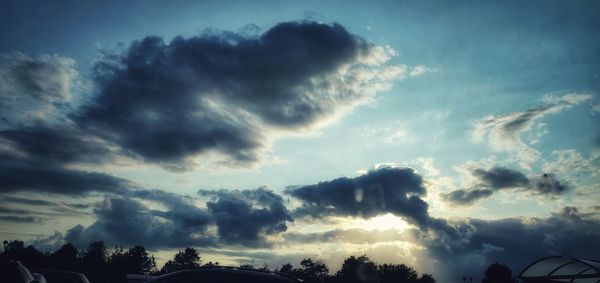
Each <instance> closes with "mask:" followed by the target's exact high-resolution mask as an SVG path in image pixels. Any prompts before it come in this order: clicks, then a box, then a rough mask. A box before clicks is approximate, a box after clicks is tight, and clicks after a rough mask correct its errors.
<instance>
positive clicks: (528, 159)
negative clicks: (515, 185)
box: [472, 94, 592, 168]
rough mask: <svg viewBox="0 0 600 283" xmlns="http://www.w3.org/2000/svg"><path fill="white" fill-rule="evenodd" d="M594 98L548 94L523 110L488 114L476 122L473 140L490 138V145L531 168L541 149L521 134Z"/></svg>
mask: <svg viewBox="0 0 600 283" xmlns="http://www.w3.org/2000/svg"><path fill="white" fill-rule="evenodd" d="M591 98H592V96H591V95H588V94H568V95H564V96H546V97H545V98H544V102H545V104H544V105H542V106H538V107H534V108H531V109H528V110H527V111H523V112H514V113H510V114H504V115H497V116H488V117H486V118H484V119H481V120H479V121H477V122H476V123H475V128H474V130H473V133H472V134H473V139H474V140H475V141H477V142H479V141H482V140H484V139H487V142H488V144H489V146H490V147H491V148H492V149H493V150H495V151H500V152H507V153H510V154H513V155H514V156H515V157H516V158H517V159H518V160H519V161H520V162H521V166H522V167H524V168H530V167H531V165H532V164H533V163H535V162H536V161H537V160H538V159H539V152H538V151H537V150H535V149H534V148H533V147H531V146H530V145H529V144H527V143H526V142H525V141H523V139H522V135H523V134H524V133H526V132H528V131H530V130H531V129H533V127H534V126H536V125H537V123H539V121H540V120H541V119H542V118H543V117H545V116H546V115H550V114H557V113H560V112H562V111H564V110H566V109H569V108H571V107H574V106H576V105H579V104H581V103H583V102H585V101H588V100H590V99H591Z"/></svg>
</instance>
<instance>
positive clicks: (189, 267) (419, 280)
mask: <svg viewBox="0 0 600 283" xmlns="http://www.w3.org/2000/svg"><path fill="white" fill-rule="evenodd" d="M0 258H4V259H13V260H17V261H20V262H21V263H22V264H23V265H24V266H26V267H27V268H29V269H31V270H44V269H52V270H62V271H71V272H77V273H82V274H84V275H85V277H87V278H88V279H89V281H90V282H91V283H109V282H110V283H125V282H127V274H150V275H154V276H161V275H165V276H162V277H158V278H156V279H155V280H154V282H156V283H175V282H183V281H181V280H176V279H177V278H183V277H185V276H183V275H182V274H185V275H186V276H188V277H189V278H196V279H197V280H192V281H193V282H213V281H214V282H232V281H230V279H231V280H232V279H233V278H236V276H237V277H239V276H246V277H244V278H251V277H248V276H259V277H258V278H262V279H261V280H259V281H260V282H297V281H294V279H293V278H299V279H302V280H303V282H307V283H313V282H314V283H316V282H332V283H338V282H340V283H341V282H344V283H355V282H356V283H359V282H360V283H391V282H406V283H435V282H436V281H435V279H434V278H433V277H432V276H431V275H430V274H422V275H419V274H418V273H417V272H416V271H415V269H414V268H412V267H410V266H407V265H405V264H387V263H386V264H377V263H375V262H373V261H371V259H369V258H368V257H367V256H366V255H361V256H350V257H348V258H346V259H345V260H344V262H343V264H342V267H341V268H340V270H338V271H337V272H335V273H334V274H330V273H329V268H328V267H327V265H325V264H323V263H319V262H316V261H314V260H312V259H311V258H307V259H303V260H302V261H301V262H300V265H299V266H297V267H295V266H293V265H292V264H291V263H287V264H284V265H282V266H281V267H279V268H275V269H273V270H271V269H270V268H269V267H268V266H267V265H264V266H262V267H255V266H253V265H250V264H245V265H241V266H240V267H239V268H225V267H221V266H219V263H213V262H208V263H206V264H204V265H202V264H201V260H200V255H199V254H198V252H197V251H196V250H195V249H193V248H186V249H185V250H183V251H179V252H178V253H177V254H175V256H174V257H173V259H171V260H168V261H167V262H166V263H165V264H164V265H163V266H162V268H160V269H158V268H157V266H156V261H155V259H154V256H152V255H151V254H150V253H149V252H148V251H147V250H146V249H145V248H144V247H141V246H135V247H132V248H130V249H127V250H125V249H123V248H121V247H116V248H115V249H114V250H113V251H112V252H111V253H109V252H108V250H107V248H106V246H105V245H104V243H103V242H101V241H100V242H93V243H90V244H89V246H88V247H87V249H84V250H78V249H77V248H76V247H75V246H74V245H72V244H70V243H67V244H64V245H63V246H62V247H60V248H59V249H57V250H55V251H52V252H41V251H39V250H38V249H37V248H35V247H34V246H32V245H27V246H26V245H25V243H24V242H23V241H18V240H17V241H5V242H4V250H3V252H2V253H0ZM183 270H185V271H184V272H182V271H183ZM215 270H218V271H219V272H218V274H219V275H216V274H217V273H215V272H213V271H215ZM211 272H212V273H211ZM252 272H254V273H252ZM260 272H262V273H260ZM166 274H168V275H166ZM285 274H289V275H291V276H287V275H285ZM211 276H212V277H211ZM261 276H262V277H261ZM200 278H204V279H203V280H202V281H200V280H199V279H200ZM210 278H212V279H213V281H210V280H209V281H206V280H207V279H210ZM219 278H220V279H219ZM227 278H228V279H227ZM190 280H191V279H190ZM223 280H225V281H223ZM270 280H271V281H270ZM277 280H279V281H277ZM185 281H186V282H187V281H189V280H185ZM192 281H190V282H192ZM236 281H237V282H241V281H239V280H236ZM259 281H256V282H259ZM243 282H255V281H251V280H250V281H247V280H245V281H243ZM512 282H514V279H513V276H512V271H511V270H510V269H509V268H508V267H507V266H506V265H502V264H498V263H496V264H493V265H491V266H490V267H489V268H488V269H487V270H486V272H485V278H484V279H483V283H512ZM48 283H53V282H50V281H48Z"/></svg>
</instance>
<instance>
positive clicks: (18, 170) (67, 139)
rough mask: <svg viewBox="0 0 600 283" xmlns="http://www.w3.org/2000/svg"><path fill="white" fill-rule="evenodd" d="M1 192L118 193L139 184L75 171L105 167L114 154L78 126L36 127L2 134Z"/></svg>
mask: <svg viewBox="0 0 600 283" xmlns="http://www.w3.org/2000/svg"><path fill="white" fill-rule="evenodd" d="M0 142H1V143H2V147H0V183H1V184H2V186H1V188H0V192H4V193H5V192H18V191H33V192H43V193H56V194H67V195H83V194H86V193H88V192H92V191H97V192H118V191H122V190H124V189H127V188H136V187H137V185H136V184H135V183H133V182H131V181H128V180H125V179H123V178H119V177H114V176H111V175H108V174H104V173H99V172H88V171H83V170H76V169H71V168H69V167H68V166H69V165H75V164H80V163H83V164H101V163H102V162H106V161H108V160H111V159H112V156H113V154H112V152H111V151H110V150H108V149H107V148H106V147H105V146H104V145H102V142H100V141H98V140H97V139H94V138H91V137H86V136H85V135H83V134H82V133H81V132H80V131H78V130H77V129H75V128H74V127H68V126H60V127H54V128H50V127H49V126H44V125H40V124H38V125H36V126H27V127H22V128H16V129H8V130H2V131H0Z"/></svg>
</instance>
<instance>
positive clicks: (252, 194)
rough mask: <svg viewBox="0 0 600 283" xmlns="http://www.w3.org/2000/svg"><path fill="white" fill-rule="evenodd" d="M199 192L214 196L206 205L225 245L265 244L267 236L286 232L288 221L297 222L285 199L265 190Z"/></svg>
mask: <svg viewBox="0 0 600 283" xmlns="http://www.w3.org/2000/svg"><path fill="white" fill-rule="evenodd" d="M198 193H199V194H200V195H204V196H212V197H213V199H212V200H211V201H208V202H207V203H206V206H207V207H208V210H209V211H210V212H211V213H212V215H213V217H214V220H215V223H216V225H217V233H218V234H219V237H220V239H221V240H222V241H223V242H224V243H228V244H241V245H248V246H259V245H265V244H267V243H266V241H265V236H267V235H273V234H278V233H281V232H285V231H286V230H287V225H286V222H292V221H294V219H293V218H292V216H291V214H290V212H289V211H288V209H287V207H286V206H285V203H284V201H283V198H282V197H281V196H280V195H277V194H275V193H273V192H272V191H269V190H267V189H264V188H259V189H256V190H244V191H223V190H221V191H204V190H201V191H199V192H198Z"/></svg>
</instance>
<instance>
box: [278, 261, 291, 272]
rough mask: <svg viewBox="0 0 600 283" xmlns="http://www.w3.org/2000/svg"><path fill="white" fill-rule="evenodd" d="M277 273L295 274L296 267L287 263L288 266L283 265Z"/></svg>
mask: <svg viewBox="0 0 600 283" xmlns="http://www.w3.org/2000/svg"><path fill="white" fill-rule="evenodd" d="M277 271H279V272H283V273H287V274H293V271H294V266H292V264H291V263H286V264H284V265H282V266H281V267H280V268H279V269H277Z"/></svg>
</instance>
